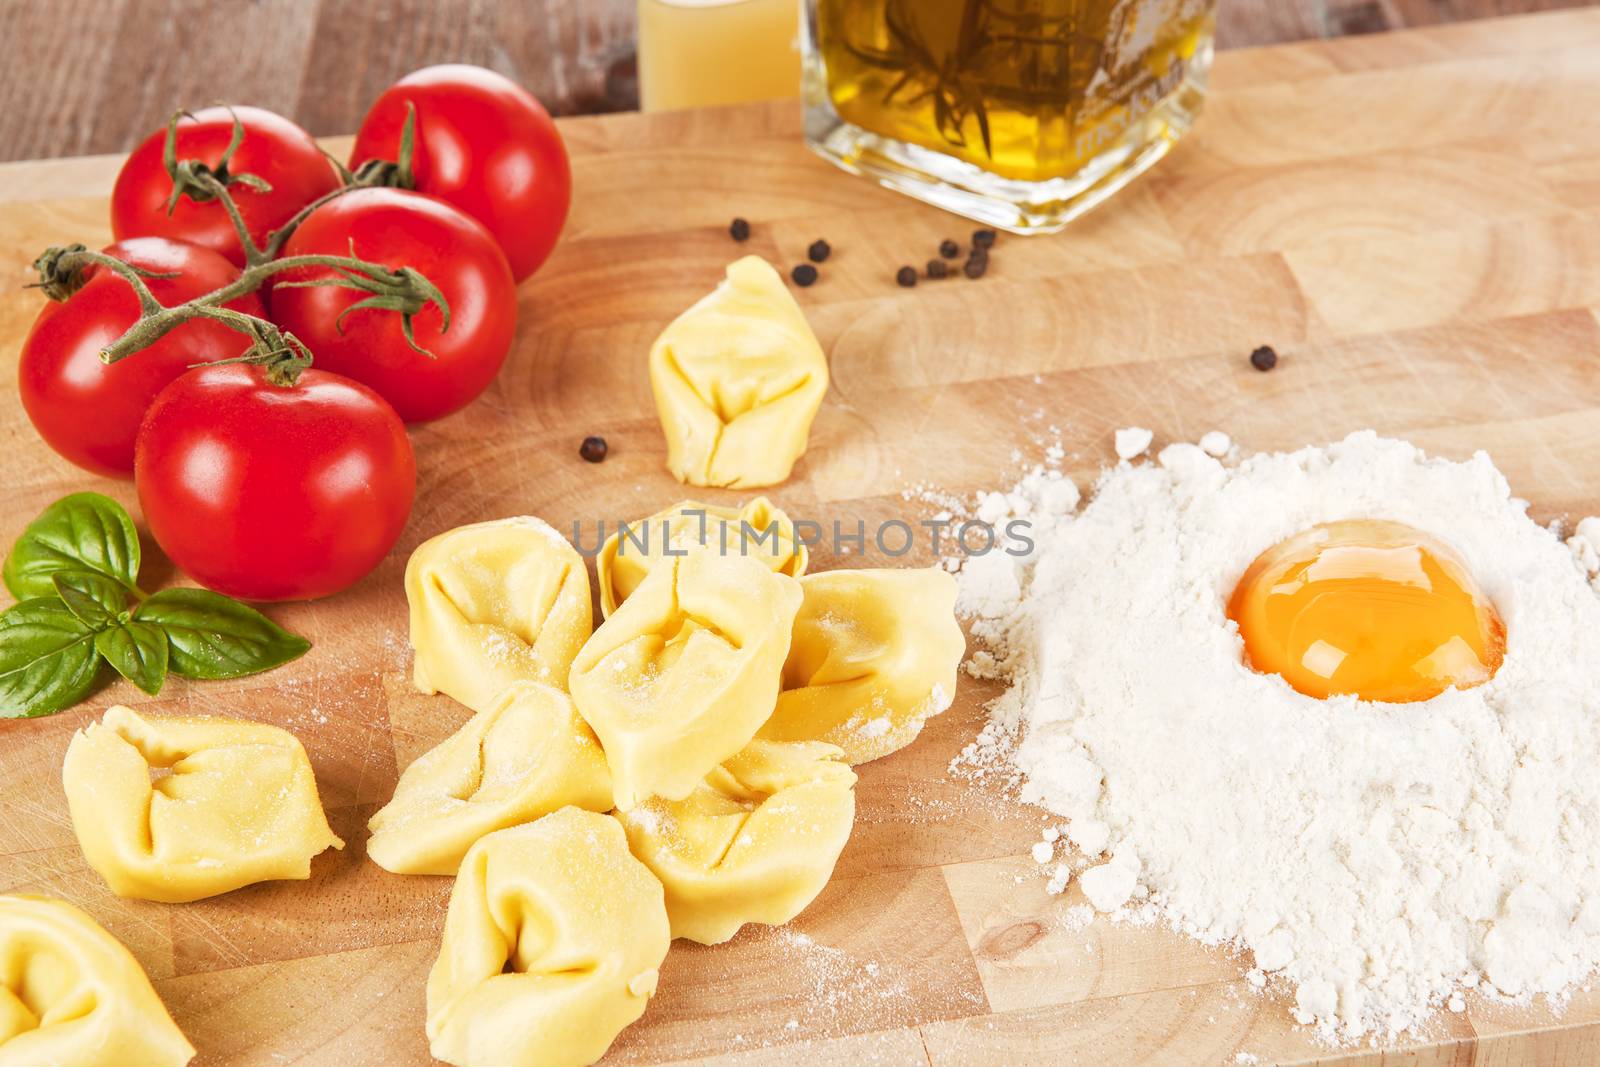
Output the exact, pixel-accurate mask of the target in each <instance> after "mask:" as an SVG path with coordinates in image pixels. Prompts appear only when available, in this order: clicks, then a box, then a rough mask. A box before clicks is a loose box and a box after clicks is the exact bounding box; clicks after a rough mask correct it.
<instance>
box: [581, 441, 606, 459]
mask: <svg viewBox="0 0 1600 1067" xmlns="http://www.w3.org/2000/svg"><path fill="white" fill-rule="evenodd" d="M606 451H607V449H606V439H605V438H604V437H594V436H591V437H585V438H584V439H583V444H581V445H579V446H578V455H580V456H582V457H583V458H584V459H586V460H588V461H589V462H590V463H600V462H602V461H604V460H605V458H606Z"/></svg>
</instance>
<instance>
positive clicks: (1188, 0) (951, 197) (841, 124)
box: [802, 0, 1216, 233]
mask: <svg viewBox="0 0 1600 1067" xmlns="http://www.w3.org/2000/svg"><path fill="white" fill-rule="evenodd" d="M1215 26H1216V2H1215V0H806V12H805V19H804V22H803V26H802V31H803V33H802V43H803V48H804V63H805V67H804V72H805V82H804V92H805V106H806V141H807V143H808V144H810V145H811V147H812V148H813V149H814V150H815V151H817V152H818V153H820V154H821V155H822V156H824V157H825V158H827V159H829V160H831V161H833V162H834V163H836V164H838V165H839V166H841V167H843V168H845V169H846V170H849V171H853V172H855V173H858V174H865V175H867V176H869V177H872V178H874V179H876V180H877V181H879V182H881V183H883V184H884V185H887V186H889V187H891V188H894V189H898V190H900V191H901V192H904V193H908V194H910V195H911V196H914V197H917V198H919V199H922V200H926V201H928V202H930V203H933V204H937V205H938V206H940V207H943V208H946V209H947V210H950V211H954V212H956V213H957V214H961V215H965V216H967V217H969V218H973V219H977V220H979V221H982V222H985V223H988V224H989V225H992V226H997V227H1000V228H1001V229H1005V230H1010V231H1011V232H1013V233H1040V232H1049V231H1053V230H1058V229H1060V228H1061V227H1062V226H1065V225H1066V224H1067V223H1068V222H1070V221H1071V220H1072V219H1074V218H1076V217H1077V216H1079V215H1081V214H1083V213H1084V212H1085V211H1088V210H1089V209H1090V208H1092V207H1094V206H1095V205H1096V204H1098V203H1100V202H1101V201H1103V200H1105V199H1106V198H1107V197H1109V196H1110V195H1111V194H1112V193H1114V192H1116V191H1117V190H1118V189H1120V188H1122V187H1123V186H1124V185H1126V184H1127V183H1128V182H1129V181H1130V180H1132V179H1133V178H1134V177H1136V176H1137V175H1139V174H1140V173H1142V172H1143V171H1145V170H1146V169H1148V168H1149V167H1150V166H1151V165H1153V164H1154V163H1155V162H1156V161H1157V160H1159V159H1160V158H1161V157H1162V156H1164V155H1166V153H1167V151H1168V150H1169V149H1170V148H1171V147H1172V146H1173V144H1175V143H1176V142H1177V140H1178V138H1179V137H1181V136H1182V135H1183V134H1184V133H1185V132H1187V131H1188V129H1189V127H1190V126H1191V125H1193V123H1194V120H1195V118H1196V116H1197V114H1198V113H1199V110H1200V106H1201V102H1202V100H1203V99H1204V96H1205V89H1206V78H1207V75H1208V74H1209V72H1210V69H1211V56H1212V37H1213V31H1214V29H1215Z"/></svg>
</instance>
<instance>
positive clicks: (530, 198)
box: [350, 64, 572, 281]
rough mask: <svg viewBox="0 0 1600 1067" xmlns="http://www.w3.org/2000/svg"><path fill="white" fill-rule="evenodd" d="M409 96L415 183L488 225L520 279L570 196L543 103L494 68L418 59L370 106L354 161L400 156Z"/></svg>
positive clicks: (541, 251) (535, 262)
mask: <svg viewBox="0 0 1600 1067" xmlns="http://www.w3.org/2000/svg"><path fill="white" fill-rule="evenodd" d="M407 103H410V104H413V105H415V107H416V114H417V119H416V138H415V148H414V154H413V160H412V173H413V175H414V176H415V179H416V186H415V187H416V189H417V190H418V191H419V192H424V193H427V194H428V195H429V196H437V197H438V198H439V199H441V200H445V201H448V202H449V203H451V204H454V205H455V206H456V207H458V208H460V209H461V210H462V211H465V212H466V213H467V214H469V215H471V216H472V217H473V218H475V219H477V220H478V221H479V222H481V223H483V224H484V225H485V226H487V227H488V228H489V232H490V233H492V234H494V238H495V240H496V241H499V242H500V247H501V248H503V249H504V250H505V253H506V259H508V260H509V261H510V262H511V273H512V275H513V276H514V277H515V278H516V279H517V281H521V280H522V279H524V278H526V277H527V276H528V275H530V274H532V273H533V272H534V271H536V270H538V269H539V265H540V264H541V263H543V262H544V261H545V259H546V257H548V256H549V255H550V250H551V249H552V248H554V247H555V244H556V238H558V237H560V236H561V227H562V224H563V223H565V222H566V219H567V206H568V205H569V204H570V203H571V201H572V170H571V167H570V166H569V165H568V163H567V148H566V145H565V144H564V143H563V142H562V140H561V134H560V133H559V132H558V131H557V130H556V125H555V123H554V122H552V121H551V120H550V113H549V112H548V111H546V110H545V109H544V106H543V105H542V104H540V103H539V101H537V100H535V99H534V98H533V95H532V94H531V93H529V92H528V91H527V90H526V89H524V88H522V86H520V85H518V84H517V83H516V82H513V81H512V80H511V79H509V78H506V77H504V76H502V75H499V74H496V73H495V72H494V71H492V70H484V69H483V68H482V67H471V66H465V65H460V64H447V65H445V66H439V67H425V68H423V69H422V70H419V71H416V72H415V73H412V74H407V75H406V76H405V77H404V78H401V79H400V80H399V81H397V82H395V83H394V84H393V85H391V86H390V87H389V88H388V89H387V90H385V91H384V94H383V95H382V96H380V97H378V102H377V103H375V104H373V105H372V110H371V111H368V112H367V117H366V119H365V120H364V121H363V122H362V123H361V130H360V132H359V133H357V134H356V143H355V148H354V149H352V151H351V153H350V166H351V169H352V170H353V169H355V168H356V167H359V166H360V165H361V164H362V163H365V162H366V161H367V160H369V159H387V160H394V159H396V158H397V157H398V156H399V154H400V131H401V128H402V127H403V126H404V125H405V120H406V104H407Z"/></svg>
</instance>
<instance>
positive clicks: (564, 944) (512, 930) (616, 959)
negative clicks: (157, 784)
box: [427, 808, 671, 1067]
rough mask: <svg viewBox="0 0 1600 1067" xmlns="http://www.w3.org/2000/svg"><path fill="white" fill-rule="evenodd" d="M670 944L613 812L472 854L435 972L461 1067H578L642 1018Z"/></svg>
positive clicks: (450, 1045)
mask: <svg viewBox="0 0 1600 1067" xmlns="http://www.w3.org/2000/svg"><path fill="white" fill-rule="evenodd" d="M670 943H671V934H670V931H669V927H668V924H667V909H666V906H665V904H664V902H663V895H662V889H661V883H660V882H658V881H656V879H655V878H654V877H653V876H652V875H651V874H650V872H649V871H648V870H646V869H645V867H644V865H643V864H641V863H639V861H638V860H636V859H634V858H633V857H632V856H631V855H629V854H628V842H627V838H626V837H625V836H624V835H623V832H622V827H621V826H620V825H618V823H617V821H616V820H615V819H613V818H611V817H610V816H607V815H598V814H595V813H594V812H588V811H580V810H578V809H577V808H563V809H561V810H560V811H558V812H555V813H553V814H550V815H546V816H545V817H544V818H542V819H540V820H539V821H537V822H533V823H528V824H526V825H523V826H516V827H512V828H510V829H506V830H498V831H496V832H495V833H492V834H489V835H488V836H487V837H484V838H482V839H481V840H479V841H478V843H477V844H475V845H473V846H472V848H471V849H470V850H468V852H467V855H466V858H465V859H464V860H462V862H461V871H460V873H459V874H458V875H457V876H456V884H455V888H454V890H453V891H452V892H451V894H450V909H449V912H448V913H447V915H446V917H445V925H444V941H443V943H442V944H441V945H440V947H439V959H438V961H437V962H436V963H435V964H434V965H433V970H432V972H431V973H430V974H429V975H428V1023H427V1031H428V1040H429V1043H430V1046H431V1049H432V1052H433V1054H434V1056H435V1057H437V1058H438V1059H441V1060H444V1061H445V1062H446V1063H451V1064H455V1065H456V1067H568V1065H572V1067H576V1065H579V1064H589V1063H593V1062H594V1061H596V1060H598V1059H599V1058H600V1057H601V1056H603V1055H605V1052H606V1049H608V1048H609V1047H610V1046H611V1042H612V1040H613V1039H615V1038H616V1036H617V1034H619V1033H621V1032H622V1029H623V1028H624V1027H626V1026H628V1025H629V1024H631V1023H632V1022H634V1021H635V1020H636V1019H638V1018H639V1016H641V1015H643V1014H644V1010H645V1007H646V1005H648V1003H649V1001H650V997H651V996H653V995H654V994H655V990H656V980H657V972H658V969H659V968H660V966H661V961H662V960H664V959H665V958H666V955H667V946H668V945H669V944H670Z"/></svg>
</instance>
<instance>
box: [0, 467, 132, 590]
mask: <svg viewBox="0 0 1600 1067" xmlns="http://www.w3.org/2000/svg"><path fill="white" fill-rule="evenodd" d="M58 571H93V572H94V573H96V574H101V575H104V576H105V577H107V578H110V579H112V580H113V581H115V582H117V583H118V584H119V585H122V586H124V587H126V588H127V589H130V590H131V589H134V588H135V583H136V582H137V581H138V579H139V533H138V531H137V530H135V529H134V528H133V520H132V519H130V518H129V517H128V512H127V511H126V510H125V509H124V508H123V506H122V505H121V504H119V503H117V502H116V501H115V500H112V499H111V498H110V497H108V496H102V495H100V494H99V493H73V494H72V495H71V496H67V497H62V498H61V499H60V500H57V501H56V502H55V503H54V504H51V505H50V506H49V507H47V508H45V509H44V511H43V513H41V514H40V516H39V517H38V518H37V519H34V520H33V521H32V522H31V523H29V524H28V528H27V529H26V530H24V531H22V536H21V537H19V538H17V543H16V544H15V545H13V546H12V547H11V554H10V555H9V556H7V557H6V564H5V571H4V577H5V583H6V588H7V589H9V590H11V595H12V596H14V597H16V598H17V599H18V600H26V599H28V598H29V597H49V596H53V595H54V594H55V588H54V587H53V586H52V585H51V582H50V578H51V576H52V575H54V574H55V573H57V572H58Z"/></svg>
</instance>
